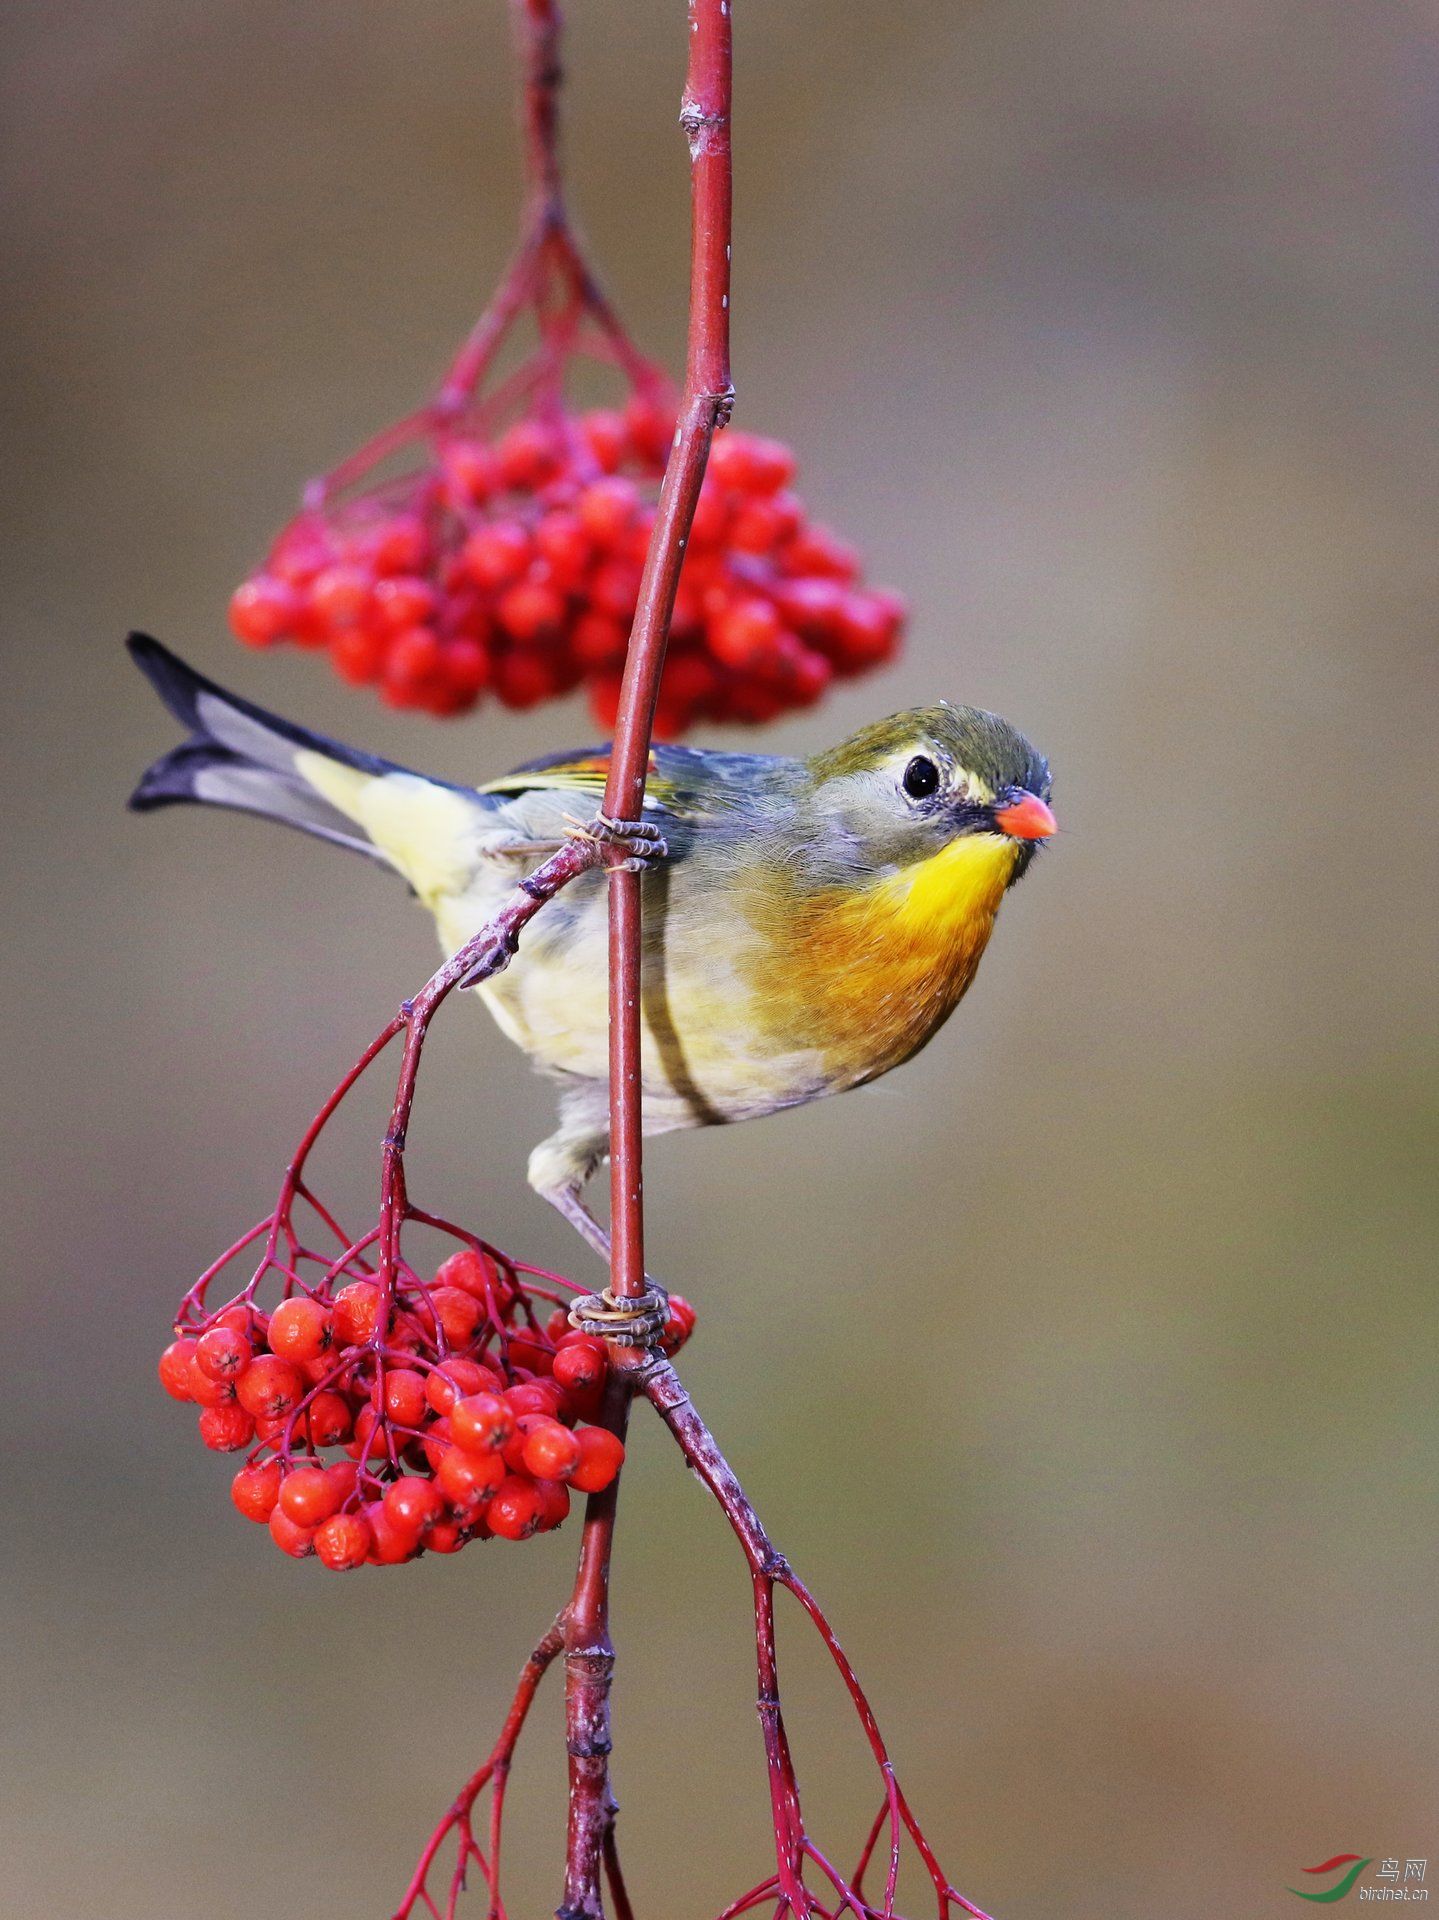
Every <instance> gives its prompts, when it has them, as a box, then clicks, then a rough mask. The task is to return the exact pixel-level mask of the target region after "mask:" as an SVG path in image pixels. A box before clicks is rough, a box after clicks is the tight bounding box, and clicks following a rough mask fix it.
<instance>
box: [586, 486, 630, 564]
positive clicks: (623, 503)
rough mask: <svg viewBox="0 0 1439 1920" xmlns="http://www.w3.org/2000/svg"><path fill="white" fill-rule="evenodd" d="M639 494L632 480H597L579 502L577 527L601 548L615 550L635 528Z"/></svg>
mask: <svg viewBox="0 0 1439 1920" xmlns="http://www.w3.org/2000/svg"><path fill="white" fill-rule="evenodd" d="M639 510H640V492H639V488H638V487H637V486H636V485H635V483H634V482H633V480H622V479H620V478H618V477H617V476H616V477H613V478H610V479H606V480H596V481H594V482H593V483H592V484H591V485H590V486H588V487H586V488H585V490H584V492H583V493H582V494H581V495H580V498H579V517H580V523H581V525H582V526H583V527H584V529H585V531H586V532H587V533H588V534H590V535H592V537H593V538H594V539H595V540H596V541H597V542H598V543H599V544H600V546H602V547H612V546H614V545H615V544H616V543H617V542H618V541H619V540H620V539H621V538H622V537H623V536H624V535H625V534H626V533H627V532H628V531H629V529H630V528H631V527H632V526H633V525H634V523H635V520H636V518H637V517H638V515H639Z"/></svg>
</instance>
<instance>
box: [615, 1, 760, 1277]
mask: <svg viewBox="0 0 1439 1920" xmlns="http://www.w3.org/2000/svg"><path fill="white" fill-rule="evenodd" d="M689 29H690V31H689V73H688V77H687V79H686V82H685V91H684V103H683V106H682V107H681V110H680V125H681V126H682V127H683V128H684V131H685V135H686V137H687V139H688V141H689V149H690V190H691V207H692V213H691V220H692V226H691V240H690V315H689V344H688V350H687V353H686V359H685V385H684V394H683V397H682V399H681V401H680V411H679V424H678V426H677V428H676V431H675V439H674V445H673V446H672V447H671V449H670V457H669V463H668V465H667V466H666V468H665V477H664V484H663V486H662V487H661V489H660V498H659V508H658V511H657V513H656V516H655V524H654V531H653V533H652V534H651V536H650V544H649V551H648V553H647V554H646V556H645V567H644V575H643V578H642V580H641V583H640V594H639V604H638V606H637V608H636V610H635V623H634V627H633V629H632V631H631V634H630V645H629V652H628V655H627V656H626V659H625V672H624V681H623V684H622V687H621V692H620V708H619V719H618V722H617V724H616V727H615V743H614V751H613V753H612V755H611V758H610V771H609V779H608V781H607V782H606V785H605V812H606V813H607V814H608V815H609V816H610V818H611V819H612V820H633V819H637V818H638V817H639V814H640V810H641V808H642V807H643V805H644V793H645V775H646V771H647V769H648V765H649V748H650V731H651V728H652V726H653V724H654V713H655V700H656V697H657V696H658V693H659V684H660V674H661V671H662V670H663V667H664V658H665V641H666V638H667V636H668V633H669V622H670V614H671V612H672V610H673V607H674V598H675V588H676V586H677V585H678V584H679V577H680V568H681V566H682V565H683V563H684V552H685V543H686V541H687V540H688V539H689V531H690V523H691V521H692V520H693V519H694V512H695V503H696V502H697V500H698V499H699V491H700V483H701V481H702V480H703V479H704V472H705V465H706V463H707V461H708V460H709V450H710V442H711V440H712V439H713V437H714V433H715V429H716V428H717V427H719V426H722V425H723V424H724V422H725V421H726V420H727V419H728V418H729V411H730V407H731V406H732V404H733V401H734V392H733V389H732V388H731V386H730V372H729V280H730V230H731V220H730V214H731V199H732V192H731V179H730V100H731V92H732V85H731V52H730V7H729V0H690V4H689ZM640 944H641V929H640V880H639V876H638V874H634V873H614V874H611V876H610V955H609V959H610V1157H611V1174H610V1207H611V1235H612V1246H613V1264H612V1271H611V1285H612V1287H613V1289H614V1291H615V1292H616V1293H617V1294H618V1295H620V1297H621V1298H628V1299H635V1298H637V1297H638V1296H639V1295H640V1294H642V1293H643V1292H644V1287H645V1274H644V1205H643V1197H642V1196H643V1186H642V1177H641V1144H640V1142H641V1131H642V1126H641V1111H640Z"/></svg>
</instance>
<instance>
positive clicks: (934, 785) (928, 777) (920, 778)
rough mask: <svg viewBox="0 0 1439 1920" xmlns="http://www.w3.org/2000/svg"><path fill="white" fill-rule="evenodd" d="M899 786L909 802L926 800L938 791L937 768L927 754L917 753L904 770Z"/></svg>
mask: <svg viewBox="0 0 1439 1920" xmlns="http://www.w3.org/2000/svg"><path fill="white" fill-rule="evenodd" d="M900 785H901V786H902V787H903V788H904V790H905V792H906V793H907V794H908V795H909V797H910V799H911V800H928V798H929V796H930V795H931V794H932V793H937V792H938V791H939V768H938V767H937V766H936V765H935V764H934V762H933V760H931V759H930V758H929V756H928V755H927V754H923V753H917V754H916V755H915V756H914V758H913V760H911V761H910V763H909V765H908V766H907V767H906V768H905V770H904V778H903V779H902V780H901V782H900Z"/></svg>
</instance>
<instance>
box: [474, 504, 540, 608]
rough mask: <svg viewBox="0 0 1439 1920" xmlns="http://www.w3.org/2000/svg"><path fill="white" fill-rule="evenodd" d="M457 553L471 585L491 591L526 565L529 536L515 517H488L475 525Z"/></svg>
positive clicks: (514, 575)
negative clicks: (483, 523)
mask: <svg viewBox="0 0 1439 1920" xmlns="http://www.w3.org/2000/svg"><path fill="white" fill-rule="evenodd" d="M461 552H462V554H463V557H464V562H465V568H466V571H467V572H468V573H469V576H470V578H471V579H472V580H473V581H474V583H475V585H476V586H479V587H485V588H488V589H490V590H491V591H493V590H494V589H495V588H496V587H506V586H508V585H509V584H510V583H511V581H514V580H518V579H519V577H520V575H521V574H522V573H523V572H524V570H525V568H526V567H527V566H528V565H529V564H530V536H529V535H528V534H527V533H526V532H525V530H524V528H523V527H522V526H521V525H520V523H519V521H518V520H492V521H491V522H490V523H489V524H488V525H487V526H483V527H476V528H475V531H474V532H473V533H472V534H471V535H470V537H469V539H468V540H466V542H465V544H464V546H463V548H462V549H461Z"/></svg>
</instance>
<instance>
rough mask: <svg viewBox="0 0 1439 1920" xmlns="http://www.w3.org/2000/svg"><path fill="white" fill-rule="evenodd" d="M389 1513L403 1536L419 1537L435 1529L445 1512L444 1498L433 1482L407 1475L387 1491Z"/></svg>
mask: <svg viewBox="0 0 1439 1920" xmlns="http://www.w3.org/2000/svg"><path fill="white" fill-rule="evenodd" d="M384 1506H385V1512H386V1513H387V1514H388V1516H389V1518H390V1519H391V1520H392V1521H393V1522H394V1524H395V1526H396V1527H398V1528H399V1529H400V1530H401V1531H402V1532H406V1533H410V1534H415V1535H419V1534H422V1533H423V1532H424V1531H425V1530H426V1528H427V1527H430V1526H433V1525H434V1523H435V1521H436V1520H438V1519H439V1518H440V1516H441V1514H442V1513H443V1512H444V1509H445V1500H444V1495H443V1494H442V1493H441V1492H440V1490H439V1488H438V1487H436V1485H435V1483H434V1481H433V1480H421V1479H419V1478H418V1477H417V1476H415V1475H414V1474H405V1475H404V1476H403V1477H402V1478H401V1479H399V1480H396V1481H395V1482H394V1483H393V1485H391V1486H388V1487H386V1489H385V1495H384Z"/></svg>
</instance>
